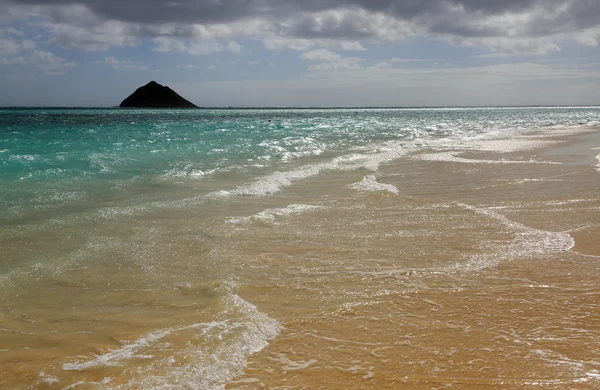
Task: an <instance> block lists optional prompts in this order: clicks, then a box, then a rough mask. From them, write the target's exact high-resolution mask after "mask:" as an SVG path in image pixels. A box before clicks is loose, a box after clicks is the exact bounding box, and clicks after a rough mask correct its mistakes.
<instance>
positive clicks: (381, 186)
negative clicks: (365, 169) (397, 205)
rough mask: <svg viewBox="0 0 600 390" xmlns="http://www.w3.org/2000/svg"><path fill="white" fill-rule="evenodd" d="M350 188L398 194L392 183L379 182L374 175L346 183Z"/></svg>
mask: <svg viewBox="0 0 600 390" xmlns="http://www.w3.org/2000/svg"><path fill="white" fill-rule="evenodd" d="M348 188H351V189H353V190H356V191H360V192H382V191H387V192H391V193H392V194H396V195H397V194H398V188H396V186H395V185H393V184H385V183H379V182H378V181H377V178H376V177H375V175H368V176H365V177H364V178H363V179H362V181H360V182H358V183H354V184H350V185H348Z"/></svg>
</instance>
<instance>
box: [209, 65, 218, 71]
mask: <svg viewBox="0 0 600 390" xmlns="http://www.w3.org/2000/svg"><path fill="white" fill-rule="evenodd" d="M207 69H208V70H215V69H217V65H209V66H208V68H207Z"/></svg>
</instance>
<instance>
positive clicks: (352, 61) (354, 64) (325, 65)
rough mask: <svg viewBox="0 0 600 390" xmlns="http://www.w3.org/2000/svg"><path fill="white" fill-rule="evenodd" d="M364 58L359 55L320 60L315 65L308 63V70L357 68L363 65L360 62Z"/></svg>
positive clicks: (321, 70) (324, 70)
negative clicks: (327, 60)
mask: <svg viewBox="0 0 600 390" xmlns="http://www.w3.org/2000/svg"><path fill="white" fill-rule="evenodd" d="M363 61H364V60H363V59H362V58H359V57H344V58H340V59H338V60H335V61H330V62H322V63H320V64H316V65H310V66H309V67H308V70H310V71H317V72H326V71H340V70H359V69H362V68H363V66H362V65H361V63H362V62H363Z"/></svg>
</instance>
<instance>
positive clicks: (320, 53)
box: [300, 49, 342, 61]
mask: <svg viewBox="0 0 600 390" xmlns="http://www.w3.org/2000/svg"><path fill="white" fill-rule="evenodd" d="M300 58H302V59H303V60H309V61H337V60H339V59H341V58H342V56H341V55H339V54H337V53H334V52H331V51H329V50H327V49H315V50H311V51H307V52H305V53H302V55H300Z"/></svg>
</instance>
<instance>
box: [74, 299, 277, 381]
mask: <svg viewBox="0 0 600 390" xmlns="http://www.w3.org/2000/svg"><path fill="white" fill-rule="evenodd" d="M224 299H225V300H226V302H225V303H226V306H227V309H226V310H225V311H223V313H221V314H222V315H221V316H220V317H225V318H219V319H218V320H216V321H212V322H205V323H197V324H192V325H188V326H184V327H179V328H167V329H160V330H156V331H154V332H151V333H148V334H146V335H144V336H142V337H140V338H139V339H137V340H135V341H133V342H131V343H128V344H124V345H123V346H122V347H120V348H117V349H114V350H112V351H109V352H107V353H105V354H102V355H100V356H97V357H95V358H94V359H91V360H87V361H81V362H73V363H66V364H64V365H63V369H64V370H78V371H81V370H87V369H91V368H93V367H96V366H121V365H123V366H125V364H123V363H124V362H125V361H126V360H131V359H147V360H150V364H149V365H148V366H145V367H144V368H140V369H138V370H137V372H136V378H135V379H133V380H131V381H130V382H129V383H127V384H126V385H123V386H115V387H114V388H144V389H153V388H197V389H222V388H223V387H224V385H225V383H227V382H228V381H229V380H231V379H232V378H234V377H235V376H236V375H238V374H239V373H240V372H241V370H243V368H244V367H245V365H246V362H247V359H248V358H249V357H250V356H251V355H253V354H255V353H257V352H259V351H260V350H262V349H263V348H265V347H266V346H267V345H268V341H269V340H271V339H273V338H274V337H275V336H276V335H277V334H278V333H279V324H278V323H277V321H275V320H274V319H271V318H269V317H268V316H267V315H266V314H264V313H261V312H259V311H258V309H257V308H256V307H255V306H254V305H252V304H250V303H248V302H246V301H244V300H243V299H242V298H240V297H239V296H237V295H235V294H228V295H227V296H226V297H225V298H224ZM232 316H233V317H235V319H233V317H232ZM230 317H231V318H230ZM193 330H197V334H196V336H194V340H193V341H194V342H191V341H192V340H190V342H188V343H187V344H186V347H185V348H182V349H180V348H177V349H175V350H173V355H172V356H170V357H167V358H164V357H163V358H160V359H156V358H155V356H154V355H153V351H155V352H158V351H160V350H161V344H166V345H168V343H164V341H167V340H165V339H167V338H168V336H169V335H172V334H173V335H175V334H177V333H179V332H185V331H193ZM203 338H204V339H207V340H208V342H210V343H212V344H211V345H210V346H204V345H203V344H202V343H201V344H200V345H199V346H198V344H197V341H198V340H202V339H203ZM159 342H161V343H159ZM203 346H204V347H206V348H203ZM128 365H130V364H128ZM175 383H177V384H178V386H175V387H173V384H175Z"/></svg>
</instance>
